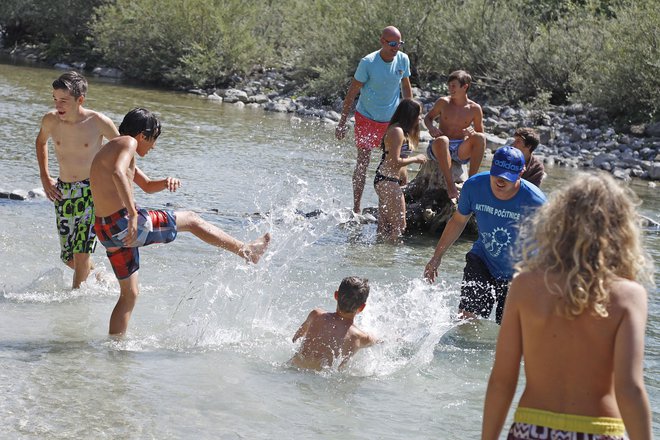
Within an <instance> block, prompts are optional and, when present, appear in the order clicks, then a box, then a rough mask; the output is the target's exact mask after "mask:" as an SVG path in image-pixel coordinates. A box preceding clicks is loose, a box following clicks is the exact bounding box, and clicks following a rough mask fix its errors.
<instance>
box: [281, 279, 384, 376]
mask: <svg viewBox="0 0 660 440" xmlns="http://www.w3.org/2000/svg"><path fill="white" fill-rule="evenodd" d="M367 297H369V280H367V279H365V278H358V277H347V278H344V279H343V280H342V282H341V284H340V285H339V289H338V290H337V291H336V292H335V299H336V300H337V310H336V312H334V313H331V312H326V311H325V310H323V309H314V310H312V311H311V312H310V313H309V315H308V316H307V319H306V320H305V322H303V324H302V325H301V326H300V328H299V329H298V331H297V332H296V334H295V335H293V342H296V341H297V340H298V339H299V338H301V337H303V341H302V344H301V346H300V349H299V350H298V353H296V355H295V356H294V357H293V358H292V359H291V363H292V364H293V365H294V366H296V367H298V368H307V369H311V370H321V369H323V368H327V367H330V366H332V365H333V364H334V363H335V361H339V362H340V364H339V367H340V368H341V367H342V366H344V364H345V363H346V361H348V359H349V358H350V357H351V356H352V355H353V354H354V353H355V352H356V351H358V350H359V349H361V348H364V347H369V346H370V345H373V344H374V343H376V342H377V339H376V338H374V337H373V336H371V335H369V334H368V333H365V332H363V331H362V330H360V329H359V328H357V327H356V326H355V325H353V320H354V319H355V316H356V315H357V314H358V313H360V312H361V311H362V310H364V307H365V305H366V302H367Z"/></svg>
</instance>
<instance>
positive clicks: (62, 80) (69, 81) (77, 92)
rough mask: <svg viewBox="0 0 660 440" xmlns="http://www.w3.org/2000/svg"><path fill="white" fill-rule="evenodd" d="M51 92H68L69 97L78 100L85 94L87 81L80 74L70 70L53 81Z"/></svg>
mask: <svg viewBox="0 0 660 440" xmlns="http://www.w3.org/2000/svg"><path fill="white" fill-rule="evenodd" d="M53 90H68V91H69V93H71V96H73V97H74V98H76V99H78V98H80V97H81V96H85V95H86V94H87V79H86V78H85V77H84V76H82V75H81V74H80V73H78V72H76V71H75V70H72V71H70V72H66V73H63V74H62V75H60V77H59V78H57V79H56V80H55V81H53Z"/></svg>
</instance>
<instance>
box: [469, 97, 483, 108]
mask: <svg viewBox="0 0 660 440" xmlns="http://www.w3.org/2000/svg"><path fill="white" fill-rule="evenodd" d="M468 105H469V106H470V108H471V109H474V110H477V109H479V110H481V106H480V105H479V104H478V103H477V102H475V101H473V100H471V99H469V98H468Z"/></svg>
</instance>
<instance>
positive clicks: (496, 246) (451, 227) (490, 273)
mask: <svg viewBox="0 0 660 440" xmlns="http://www.w3.org/2000/svg"><path fill="white" fill-rule="evenodd" d="M524 169H525V157H524V156H523V153H522V152H521V151H520V150H518V149H516V148H514V147H512V146H505V147H501V148H499V149H498V150H497V151H496V152H495V155H494V156H493V164H492V165H491V168H490V171H489V172H484V173H479V174H475V175H474V176H472V177H470V178H469V179H468V180H467V181H466V182H465V184H463V190H462V191H461V194H460V197H459V199H458V209H457V210H456V212H455V213H454V215H453V216H452V217H451V219H450V220H449V222H447V226H445V229H444V231H442V235H441V236H440V240H439V241H438V245H437V246H436V248H435V252H434V253H433V257H432V258H431V260H430V261H429V262H428V264H427V265H426V268H425V269H424V277H425V278H428V279H429V280H430V281H431V282H433V281H434V280H435V278H436V277H437V275H438V266H439V265H440V260H441V259H442V256H443V255H444V254H445V252H446V251H447V249H448V248H449V247H450V246H451V245H452V244H453V243H454V242H455V241H456V239H458V237H459V236H460V235H461V233H462V232H463V229H465V225H466V224H467V222H468V220H469V219H470V216H471V215H472V214H474V215H475V217H476V220H477V227H478V229H479V238H478V239H477V241H475V242H474V245H473V246H472V249H471V250H470V252H468V253H467V255H466V256H465V260H466V262H467V264H466V265H465V269H464V270H463V283H462V285H461V302H460V304H459V306H458V309H459V316H461V317H463V318H476V317H477V315H478V316H481V317H482V318H488V317H489V316H490V314H491V312H492V310H493V306H494V305H495V302H497V308H496V310H495V320H496V321H497V323H498V324H500V322H501V320H502V314H503V312H504V301H505V300H506V295H507V292H508V290H509V281H511V278H512V277H513V265H514V260H513V249H514V246H515V243H516V240H517V238H518V226H519V224H520V222H521V221H522V220H523V219H524V217H526V216H529V215H530V214H531V213H532V212H533V211H534V209H536V208H538V207H539V206H541V205H542V204H543V203H545V201H546V199H545V195H544V194H543V192H542V191H541V190H540V189H538V187H536V186H535V185H533V184H531V183H529V182H527V181H526V180H523V179H521V177H520V176H521V175H522V173H523V171H524Z"/></svg>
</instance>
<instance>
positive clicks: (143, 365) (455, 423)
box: [0, 65, 660, 439]
mask: <svg viewBox="0 0 660 440" xmlns="http://www.w3.org/2000/svg"><path fill="white" fill-rule="evenodd" d="M59 74H60V72H58V71H54V70H50V69H35V68H28V67H16V66H10V65H0V188H2V189H9V190H13V189H21V190H25V191H27V190H30V189H33V188H38V187H40V181H39V173H38V166H37V161H36V157H35V152H34V139H35V137H36V134H37V132H38V129H39V123H40V119H41V117H42V116H43V114H44V113H45V112H46V111H48V110H49V108H50V106H51V87H50V84H51V82H52V80H53V79H55V78H56V77H57V76H58V75H59ZM87 106H88V107H89V108H92V109H95V110H99V111H102V112H104V113H105V114H107V115H108V116H109V117H111V118H112V119H113V120H114V121H115V123H117V124H118V123H119V122H120V121H121V118H122V117H123V115H124V114H125V113H126V112H127V111H128V110H129V109H130V108H132V107H134V106H145V107H147V108H150V109H152V110H155V111H157V112H159V113H160V115H161V117H162V121H163V135H162V136H161V138H159V141H158V144H157V146H156V149H155V150H153V151H151V152H150V153H149V155H148V156H147V157H145V158H143V159H139V162H138V164H139V166H140V167H141V168H142V169H143V170H144V171H145V172H146V173H147V174H148V175H150V176H153V177H162V176H167V175H170V176H176V177H179V178H181V180H182V182H183V186H182V188H181V189H180V191H178V192H177V193H175V194H170V193H157V194H152V195H147V194H144V193H142V192H141V191H140V190H139V189H138V190H136V197H137V200H138V203H139V204H140V205H141V206H145V207H153V208H163V207H172V208H175V209H179V208H186V209H193V210H195V211H197V212H199V213H200V214H201V215H202V216H203V217H204V218H205V219H207V220H209V221H211V222H213V223H215V224H217V225H218V226H220V227H221V228H223V229H224V230H225V231H227V232H228V233H230V234H232V235H234V236H236V237H238V238H240V239H253V238H256V237H257V236H259V235H261V234H263V233H264V232H267V231H269V232H271V233H272V235H273V240H272V245H271V248H270V251H269V252H268V254H267V255H266V256H265V258H264V259H263V260H262V261H261V262H260V263H259V265H257V266H248V265H246V264H244V263H242V262H241V261H240V260H239V259H238V258H237V257H235V256H233V255H231V254H228V253H226V252H223V251H220V250H217V249H214V248H211V247H209V246H207V245H205V244H203V243H201V242H199V241H197V240H196V239H195V238H194V237H191V236H187V235H186V234H181V235H180V236H179V237H178V238H177V240H176V241H175V242H174V243H172V244H169V245H159V246H151V247H148V248H146V249H144V250H143V251H142V252H141V256H142V259H141V261H142V267H141V269H140V272H139V273H140V285H141V295H140V299H139V301H138V305H137V307H136V309H135V312H134V314H133V318H132V320H131V323H130V328H129V333H128V335H127V336H126V337H125V338H124V339H123V340H120V341H115V340H112V339H109V338H108V337H107V328H108V319H109V316H110V312H111V310H112V308H113V306H114V304H115V302H116V299H117V292H118V284H117V282H116V280H115V279H114V276H113V274H112V271H111V269H110V267H109V264H108V263H107V261H106V259H105V255H104V252H103V251H102V246H100V245H99V247H98V248H97V250H96V253H95V254H94V256H93V259H94V262H95V264H96V266H97V269H96V271H95V274H94V276H92V277H90V280H89V282H88V283H87V284H86V285H84V286H83V288H81V289H80V290H76V291H71V290H70V289H69V285H70V283H71V272H70V271H68V270H66V269H65V268H64V266H63V265H62V264H61V263H60V262H59V260H58V253H59V251H58V248H59V245H58V241H57V236H56V229H55V222H54V210H53V208H52V204H51V203H50V202H48V201H47V200H45V199H33V200H28V201H8V200H3V201H0V291H1V296H0V316H1V319H0V383H2V388H3V399H2V400H0V432H2V433H3V434H2V437H3V438H113V439H114V438H157V439H163V438H195V439H198V438H199V439H202V438H213V439H216V438H220V439H271V438H274V439H288V438H319V439H335V438H340V437H341V438H345V439H400V438H409V439H427V438H441V439H468V438H476V437H478V435H479V431H480V424H481V412H482V405H483V397H484V393H485V389H486V381H487V378H488V375H489V371H490V368H491V366H492V361H493V350H494V344H495V339H496V337H497V331H498V327H497V325H495V324H494V322H492V321H481V322H479V323H477V324H476V325H469V326H462V327H457V326H456V323H455V322H454V318H455V310H456V307H457V304H458V297H459V287H458V283H459V281H460V279H461V275H462V268H463V265H464V260H463V257H464V254H465V252H466V251H467V250H468V249H469V247H470V243H469V242H467V241H461V242H459V243H458V244H457V245H456V246H455V247H454V248H453V249H452V250H451V251H450V252H449V254H448V255H447V256H446V257H445V259H444V260H443V263H442V266H441V270H442V272H441V282H439V283H437V284H436V285H433V286H431V285H428V284H426V283H424V282H423V281H422V280H421V274H422V271H423V267H424V264H425V263H426V262H427V261H428V259H429V258H430V255H431V253H432V251H433V247H434V246H435V243H436V239H437V237H432V236H415V237H407V238H406V239H405V243H404V244H403V245H399V246H394V245H389V244H382V243H378V242H377V241H376V237H375V225H373V224H366V225H362V224H357V223H354V222H352V221H350V220H351V217H350V212H349V211H350V210H349V208H348V207H349V206H351V199H352V194H351V187H350V182H351V173H352V168H353V164H354V160H355V151H354V148H353V147H352V146H351V143H350V142H345V143H339V142H337V141H335V140H334V139H333V128H332V127H329V126H324V125H322V124H320V123H312V122H307V121H303V122H302V123H296V122H295V121H294V122H292V120H291V117H290V116H288V115H278V114H267V113H264V112H263V111H262V110H253V109H249V108H245V109H238V108H236V107H234V106H231V105H227V104H216V103H213V102H208V101H206V100H203V99H200V98H197V97H194V96H188V95H183V94H178V93H171V92H164V91H157V90H148V89H144V88H133V87H128V86H120V85H116V84H113V83H109V82H102V81H99V80H97V79H93V78H92V79H91V83H90V90H89V93H88V99H87ZM375 161H376V157H374V160H373V162H374V163H372V169H371V171H370V176H373V169H374V168H375ZM55 164H56V162H55V159H54V157H53V156H52V154H51V165H52V166H51V171H52V173H53V175H57V168H56V165H55ZM572 172H573V171H572V170H563V169H551V170H550V177H549V178H548V179H547V181H546V182H545V183H544V189H546V191H550V190H552V189H553V188H556V187H557V186H559V185H561V183H562V182H563V181H565V180H566V179H568V178H570V175H571V173H572ZM634 185H635V188H636V190H637V192H638V193H639V194H640V196H641V197H642V199H643V200H644V205H643V207H642V210H643V212H644V213H645V214H646V215H648V216H650V217H653V218H655V219H657V218H658V212H660V200H659V199H658V196H657V190H656V189H652V188H648V186H647V183H646V182H635V183H634ZM375 205H376V196H375V194H374V191H373V188H372V187H371V186H370V185H368V186H367V188H366V191H365V199H364V206H375ZM305 214H308V215H305ZM309 214H313V215H309ZM577 215H578V214H577V213H576V217H577ZM645 239H646V241H647V244H648V248H649V251H650V252H651V253H652V255H653V256H654V259H655V262H656V266H660V235H658V233H656V232H648V233H646V234H645ZM613 245H616V244H613ZM348 275H357V276H362V277H367V278H369V280H370V284H371V295H370V297H369V300H368V305H367V308H366V309H365V311H364V313H362V314H361V315H359V317H358V319H357V324H358V326H360V327H361V328H363V329H364V330H367V331H370V332H373V333H375V334H376V335H378V336H379V337H380V338H381V339H382V340H383V341H384V342H383V343H382V344H379V345H378V346H376V347H373V348H370V349H366V350H363V351H361V352H359V353H358V354H357V355H356V356H355V358H354V359H353V361H352V362H351V363H350V365H349V367H348V369H346V370H345V371H342V372H337V371H335V370H331V371H326V372H322V373H310V372H301V371H297V370H294V369H291V368H289V367H287V366H286V361H287V360H288V359H289V358H290V357H291V355H292V354H293V353H294V351H295V345H294V344H292V343H291V336H292V335H293V333H294V332H295V330H296V329H297V327H298V326H299V325H300V323H301V322H302V321H303V320H304V319H305V317H306V316H307V313H308V312H309V311H310V310H311V309H312V308H314V307H319V306H320V307H323V308H326V309H334V307H335V302H334V300H333V298H332V294H333V292H334V290H335V289H336V288H337V286H338V284H339V281H340V280H341V279H342V278H343V277H345V276H348ZM657 293H658V292H657V289H656V290H655V291H651V292H650V297H651V300H650V311H649V326H648V330H647V352H646V362H645V367H646V372H645V373H646V381H647V385H648V390H649V393H650V397H651V404H652V407H653V408H654V419H656V420H657V419H658V414H659V413H658V407H659V405H658V403H659V402H660V395H659V389H660V382H659V379H658V378H659V377H660V376H659V373H660V320H659V318H658V312H659V311H660V307H659V301H658V298H657ZM518 392H520V387H519V390H518ZM510 417H511V413H510V415H509V419H508V421H507V424H508V423H509V421H510ZM654 431H655V433H656V435H657V434H660V427H659V426H658V424H657V422H656V424H655V425H654Z"/></svg>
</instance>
